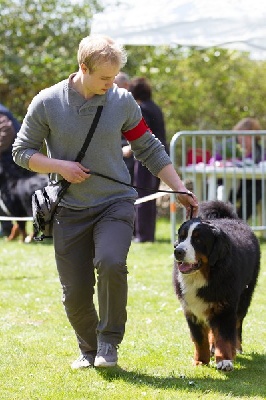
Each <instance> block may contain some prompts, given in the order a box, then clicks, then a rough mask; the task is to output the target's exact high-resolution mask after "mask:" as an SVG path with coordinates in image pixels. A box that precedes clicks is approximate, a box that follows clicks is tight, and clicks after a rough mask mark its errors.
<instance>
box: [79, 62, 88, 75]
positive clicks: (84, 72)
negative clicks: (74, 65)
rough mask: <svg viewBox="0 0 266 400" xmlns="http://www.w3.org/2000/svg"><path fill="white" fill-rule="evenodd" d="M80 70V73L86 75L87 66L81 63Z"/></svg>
mask: <svg viewBox="0 0 266 400" xmlns="http://www.w3.org/2000/svg"><path fill="white" fill-rule="evenodd" d="M80 69H81V71H82V73H83V74H86V72H87V71H88V70H89V68H88V67H87V65H86V64H84V63H81V64H80Z"/></svg>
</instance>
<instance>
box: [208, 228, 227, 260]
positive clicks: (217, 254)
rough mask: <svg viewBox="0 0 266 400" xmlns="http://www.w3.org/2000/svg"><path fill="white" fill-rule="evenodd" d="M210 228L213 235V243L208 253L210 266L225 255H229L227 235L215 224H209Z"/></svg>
mask: <svg viewBox="0 0 266 400" xmlns="http://www.w3.org/2000/svg"><path fill="white" fill-rule="evenodd" d="M210 228H211V230H212V232H213V235H214V237H215V241H214V245H213V248H212V250H211V253H210V255H209V264H210V266H212V265H215V264H216V263H217V262H218V261H220V260H223V259H224V258H226V257H228V256H229V257H230V253H231V251H230V248H231V242H230V240H229V238H228V236H227V235H226V234H225V233H224V232H223V231H222V230H221V229H220V228H218V227H217V226H214V225H212V224H210Z"/></svg>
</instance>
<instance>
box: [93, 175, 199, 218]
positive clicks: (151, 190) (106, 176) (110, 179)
mask: <svg viewBox="0 0 266 400" xmlns="http://www.w3.org/2000/svg"><path fill="white" fill-rule="evenodd" d="M89 174H90V175H95V176H100V177H101V178H104V179H108V180H109V181H113V182H116V183H120V184H121V185H125V186H129V187H132V188H134V189H141V190H146V191H148V192H154V189H151V188H144V187H140V186H135V185H132V184H131V183H126V182H123V181H120V180H119V179H115V178H112V177H111V176H108V175H105V174H101V173H99V172H95V171H91V170H90V172H89ZM156 192H161V193H174V194H187V195H188V196H190V197H193V196H192V193H191V192H182V191H175V190H163V189H158V190H157V191H156ZM192 216H193V207H192V206H191V205H190V219H191V218H192Z"/></svg>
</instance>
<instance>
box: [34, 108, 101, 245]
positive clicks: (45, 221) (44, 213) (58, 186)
mask: <svg viewBox="0 0 266 400" xmlns="http://www.w3.org/2000/svg"><path fill="white" fill-rule="evenodd" d="M102 109H103V106H98V108H97V111H96V114H95V117H94V119H93V121H92V124H91V127H90V130H89V132H88V135H87V137H86V139H85V141H84V143H83V146H82V148H81V150H80V152H79V153H78V155H77V157H76V159H75V161H76V162H80V161H81V160H82V159H83V157H84V156H85V153H86V150H87V148H88V146H89V144H90V142H91V139H92V136H93V134H94V132H95V129H96V127H97V125H98V122H99V119H100V116H101V113H102ZM70 185H71V183H70V182H68V181H66V180H65V179H62V180H60V181H58V182H56V183H50V184H49V185H48V186H45V187H44V188H43V189H39V190H36V191H35V192H34V193H33V195H32V216H33V230H34V232H33V239H34V240H36V241H43V239H45V238H52V230H53V217H54V214H55V211H56V208H57V206H58V204H59V203H60V201H61V199H62V197H63V196H64V194H65V192H66V190H67V189H68V187H69V186H70Z"/></svg>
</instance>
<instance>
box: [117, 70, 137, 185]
mask: <svg viewBox="0 0 266 400" xmlns="http://www.w3.org/2000/svg"><path fill="white" fill-rule="evenodd" d="M114 83H116V84H117V86H118V87H119V88H124V89H127V90H128V88H129V83H130V78H129V76H128V74H126V73H125V72H122V71H120V72H119V74H118V75H116V77H115V80H114ZM121 139H122V151H123V158H124V161H125V163H126V166H127V168H128V171H129V173H130V177H131V183H132V184H133V180H134V155H133V151H132V150H131V146H130V144H129V143H128V141H127V140H126V138H125V137H124V136H123V135H122V138H121Z"/></svg>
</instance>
